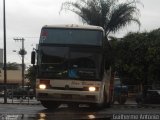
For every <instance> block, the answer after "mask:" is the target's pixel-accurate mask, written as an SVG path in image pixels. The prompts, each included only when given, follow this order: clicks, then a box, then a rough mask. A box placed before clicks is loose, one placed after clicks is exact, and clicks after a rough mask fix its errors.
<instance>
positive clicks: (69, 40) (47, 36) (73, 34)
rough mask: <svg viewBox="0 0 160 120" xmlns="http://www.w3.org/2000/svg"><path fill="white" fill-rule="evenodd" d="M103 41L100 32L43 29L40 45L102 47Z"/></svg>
mask: <svg viewBox="0 0 160 120" xmlns="http://www.w3.org/2000/svg"><path fill="white" fill-rule="evenodd" d="M102 39H103V32H102V31H100V30H89V29H62V28H61V29H60V28H43V29H42V31H41V37H40V43H49V44H75V45H96V46H101V45H102Z"/></svg>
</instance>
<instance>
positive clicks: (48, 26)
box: [43, 24, 104, 31]
mask: <svg viewBox="0 0 160 120" xmlns="http://www.w3.org/2000/svg"><path fill="white" fill-rule="evenodd" d="M43 28H67V29H89V30H100V31H104V30H103V28H102V27H100V26H93V25H77V24H69V25H45V26H43Z"/></svg>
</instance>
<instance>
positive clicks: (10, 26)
mask: <svg viewBox="0 0 160 120" xmlns="http://www.w3.org/2000/svg"><path fill="white" fill-rule="evenodd" d="M5 1H6V32H7V34H6V37H7V62H17V63H21V56H20V55H18V51H19V50H20V48H21V42H16V41H14V38H22V37H23V38H24V39H25V42H24V44H25V49H26V51H27V55H25V63H26V64H30V61H31V60H30V56H31V51H32V49H33V48H35V46H36V44H37V43H38V40H39V36H40V30H41V28H42V26H44V25H52V24H82V23H81V21H80V19H79V17H78V16H77V15H75V14H74V13H72V12H70V11H62V12H60V9H61V5H62V3H63V2H65V1H66V0H5ZM72 1H76V0H72ZM140 1H141V3H142V4H143V5H138V8H139V9H140V18H139V19H140V22H141V27H140V32H143V31H151V30H153V29H157V28H160V14H159V12H160V7H159V5H160V0H140ZM137 31H139V29H138V26H137V25H136V24H131V25H129V26H127V27H125V28H124V29H121V30H119V32H117V33H115V34H112V36H115V37H123V36H124V35H126V34H127V33H128V32H137ZM0 48H3V0H1V1H0ZM13 50H16V51H17V52H13Z"/></svg>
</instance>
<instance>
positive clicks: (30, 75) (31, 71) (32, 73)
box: [25, 66, 36, 88]
mask: <svg viewBox="0 0 160 120" xmlns="http://www.w3.org/2000/svg"><path fill="white" fill-rule="evenodd" d="M25 78H27V79H28V80H29V84H28V85H29V86H31V87H32V88H35V85H36V68H35V66H29V68H28V70H27V74H25Z"/></svg>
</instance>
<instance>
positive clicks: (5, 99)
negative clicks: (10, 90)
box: [3, 0, 7, 104]
mask: <svg viewBox="0 0 160 120" xmlns="http://www.w3.org/2000/svg"><path fill="white" fill-rule="evenodd" d="M3 30H4V66H3V69H4V104H6V103H7V70H6V61H7V59H6V13H5V0H3Z"/></svg>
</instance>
